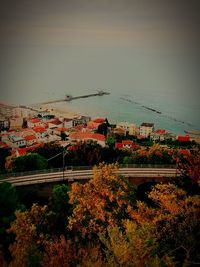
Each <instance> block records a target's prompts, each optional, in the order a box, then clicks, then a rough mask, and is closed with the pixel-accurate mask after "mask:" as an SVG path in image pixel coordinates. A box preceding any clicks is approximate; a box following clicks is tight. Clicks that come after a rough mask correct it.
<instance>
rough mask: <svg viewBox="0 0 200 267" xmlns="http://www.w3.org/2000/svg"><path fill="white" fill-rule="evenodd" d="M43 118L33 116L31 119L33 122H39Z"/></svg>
mask: <svg viewBox="0 0 200 267" xmlns="http://www.w3.org/2000/svg"><path fill="white" fill-rule="evenodd" d="M40 121H41V120H40V119H38V118H33V119H31V122H32V123H37V122H40Z"/></svg>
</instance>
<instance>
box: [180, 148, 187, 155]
mask: <svg viewBox="0 0 200 267" xmlns="http://www.w3.org/2000/svg"><path fill="white" fill-rule="evenodd" d="M179 151H180V153H181V154H183V155H186V156H187V155H190V151H189V150H188V149H180V150H179Z"/></svg>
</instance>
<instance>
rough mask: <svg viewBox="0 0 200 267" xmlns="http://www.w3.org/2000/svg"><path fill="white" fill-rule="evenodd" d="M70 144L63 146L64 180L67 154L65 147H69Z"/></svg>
mask: <svg viewBox="0 0 200 267" xmlns="http://www.w3.org/2000/svg"><path fill="white" fill-rule="evenodd" d="M68 146H69V144H68V145H66V146H63V153H62V156H63V157H62V158H63V164H62V165H63V181H64V179H65V156H66V154H67V150H65V149H67V147H68Z"/></svg>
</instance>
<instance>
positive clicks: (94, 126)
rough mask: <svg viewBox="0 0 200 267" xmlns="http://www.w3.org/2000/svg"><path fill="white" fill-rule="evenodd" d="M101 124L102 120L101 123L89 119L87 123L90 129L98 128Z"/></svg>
mask: <svg viewBox="0 0 200 267" xmlns="http://www.w3.org/2000/svg"><path fill="white" fill-rule="evenodd" d="M100 124H101V122H100V123H99V122H94V121H88V123H87V127H88V128H89V129H96V128H98V126H99V125H100Z"/></svg>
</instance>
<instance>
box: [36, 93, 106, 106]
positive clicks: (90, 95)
mask: <svg viewBox="0 0 200 267" xmlns="http://www.w3.org/2000/svg"><path fill="white" fill-rule="evenodd" d="M109 94H110V93H109V92H105V91H99V92H98V93H94V94H87V95H80V96H71V95H66V97H65V98H63V99H57V100H51V101H47V102H42V103H40V104H39V105H46V104H54V103H59V102H65V101H66V102H69V101H72V100H76V99H81V98H88V97H93V96H103V95H109Z"/></svg>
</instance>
